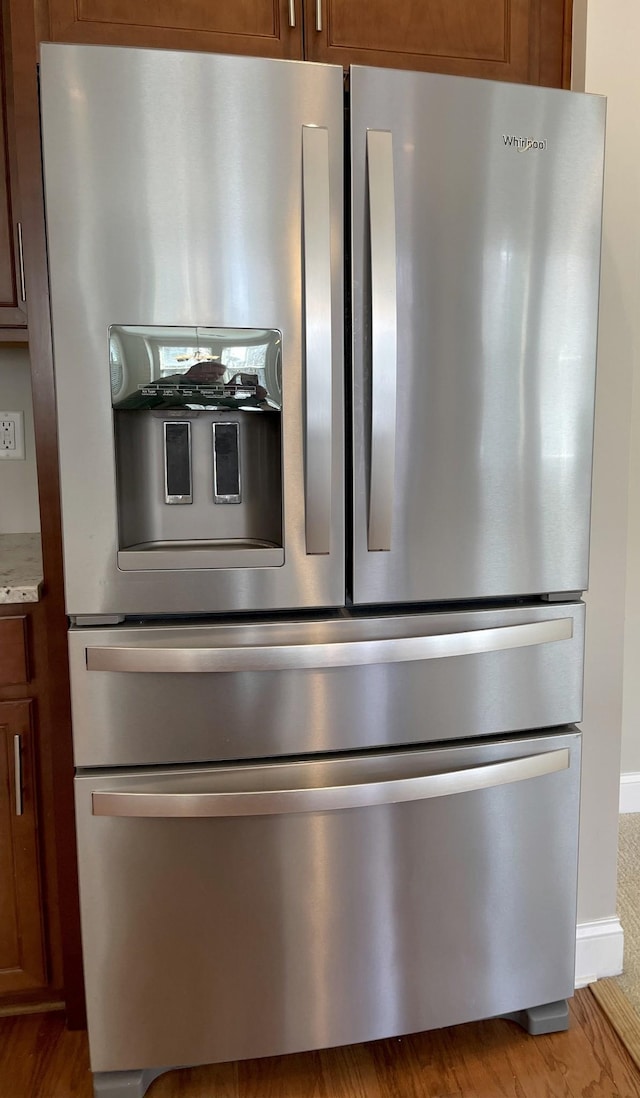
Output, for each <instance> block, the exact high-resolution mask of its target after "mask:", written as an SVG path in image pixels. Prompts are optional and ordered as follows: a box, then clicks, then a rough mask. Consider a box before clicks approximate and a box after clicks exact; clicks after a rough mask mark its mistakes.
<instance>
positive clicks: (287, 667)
mask: <svg viewBox="0 0 640 1098" xmlns="http://www.w3.org/2000/svg"><path fill="white" fill-rule="evenodd" d="M583 633H584V606H583V605H582V604H581V603H571V604H564V605H560V606H540V605H538V606H535V607H518V608H510V609H506V610H505V609H502V610H483V611H477V612H466V611H465V612H458V613H453V614H452V613H449V614H436V613H432V614H408V615H404V616H402V617H398V616H395V617H394V616H389V617H375V618H374V617H363V616H357V617H356V616H353V617H348V616H346V615H345V614H343V615H342V616H337V617H336V618H333V619H329V618H324V619H322V620H309V621H302V622H293V623H292V622H289V623H261V624H234V625H225V626H221V625H206V624H203V625H191V626H189V627H187V628H185V627H182V626H170V627H167V626H146V627H140V626H129V625H123V626H118V627H114V628H109V629H86V628H84V629H73V630H71V633H70V655H71V675H72V698H73V713H74V743H75V760H76V765H77V766H104V765H106V766H120V765H144V764H146V763H149V764H152V763H172V762H204V761H207V760H215V759H220V760H223V759H240V758H259V757H274V756H278V755H297V754H303V753H306V752H318V751H335V750H345V749H361V748H368V747H381V746H385V745H391V744H398V745H399V744H409V743H424V742H429V741H435V740H447V739H462V738H468V737H472V736H474V737H475V736H486V735H490V734H494V733H501V732H508V731H517V730H525V729H528V728H544V727H551V726H554V725H562V724H569V723H571V722H575V721H579V720H580V718H581V715H582V655H583V642H584V637H583Z"/></svg>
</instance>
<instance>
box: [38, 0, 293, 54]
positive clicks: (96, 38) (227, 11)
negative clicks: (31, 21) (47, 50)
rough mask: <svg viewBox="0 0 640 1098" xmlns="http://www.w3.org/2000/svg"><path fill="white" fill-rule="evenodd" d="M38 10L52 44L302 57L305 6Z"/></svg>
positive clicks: (86, 3) (120, 3)
mask: <svg viewBox="0 0 640 1098" xmlns="http://www.w3.org/2000/svg"><path fill="white" fill-rule="evenodd" d="M40 7H41V18H40V27H41V34H42V36H43V37H48V38H49V39H50V40H51V41H54V42H92V43H100V44H102V45H111V46H164V47H165V48H168V49H177V50H211V51H212V52H216V53H245V54H256V55H258V56H260V57H286V58H301V57H302V10H301V0H152V2H150V0H48V5H47V4H46V0H40ZM47 16H48V34H47Z"/></svg>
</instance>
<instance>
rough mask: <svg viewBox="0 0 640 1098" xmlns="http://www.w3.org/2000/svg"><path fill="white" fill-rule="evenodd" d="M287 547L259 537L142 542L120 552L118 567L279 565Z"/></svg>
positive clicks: (129, 569)
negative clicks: (284, 547)
mask: <svg viewBox="0 0 640 1098" xmlns="http://www.w3.org/2000/svg"><path fill="white" fill-rule="evenodd" d="M283 564H284V549H283V548H282V546H280V545H276V544H275V542H272V541H264V540H262V539H260V538H229V539H220V540H215V541H203V540H200V539H198V540H195V539H194V540H190V541H142V542H138V543H137V544H136V545H130V546H128V547H127V548H126V549H120V550H119V552H118V568H121V569H122V570H123V571H125V572H128V571H148V570H154V571H155V570H162V569H170V568H180V569H183V568H184V569H187V568H279V567H280V566H281V565H283Z"/></svg>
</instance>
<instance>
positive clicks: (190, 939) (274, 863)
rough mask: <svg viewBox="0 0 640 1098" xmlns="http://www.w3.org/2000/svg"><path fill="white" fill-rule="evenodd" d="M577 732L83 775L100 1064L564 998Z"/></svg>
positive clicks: (424, 1024)
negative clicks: (307, 758)
mask: <svg viewBox="0 0 640 1098" xmlns="http://www.w3.org/2000/svg"><path fill="white" fill-rule="evenodd" d="M579 767H580V736H579V734H578V733H576V732H575V730H569V731H567V732H566V733H564V734H562V735H553V736H546V735H540V736H535V737H512V738H509V739H503V740H499V741H493V742H488V743H484V744H482V745H477V744H474V745H469V744H466V745H463V746H456V747H451V748H436V749H431V750H423V749H416V750H410V751H403V752H396V753H393V754H383V753H370V754H366V755H352V756H343V757H338V758H335V757H334V758H332V759H322V760H314V761H306V762H304V761H303V762H300V761H295V762H287V763H285V764H279V763H275V764H274V763H266V764H264V765H260V766H256V765H245V764H242V765H238V766H234V767H217V768H216V767H210V768H206V769H204V768H193V767H191V768H184V769H174V770H166V769H165V770H162V769H157V770H152V769H148V770H142V771H137V772H128V773H127V772H112V773H106V774H105V773H101V774H100V775H96V774H90V773H84V774H81V775H80V776H79V777H78V778H77V779H76V791H77V817H78V842H79V857H80V888H81V903H82V928H83V929H82V933H83V949H84V964H85V975H86V988H87V1007H88V1019H89V1039H90V1047H91V1064H92V1068H93V1070H94V1071H113V1070H125V1069H130V1068H138V1067H146V1066H156V1067H160V1066H163V1065H177V1064H192V1063H193V1064H195V1063H201V1062H213V1061H221V1060H230V1059H236V1058H243V1057H253V1056H266V1055H273V1054H280V1053H288V1052H293V1051H296V1050H302V1049H309V1048H315V1047H324V1046H330V1045H337V1044H342V1043H349V1042H356V1041H365V1040H370V1039H373V1038H378V1037H384V1036H386V1035H393V1034H401V1033H408V1032H412V1031H417V1030H423V1029H428V1028H433V1027H438V1026H446V1025H451V1024H454V1023H458V1022H464V1021H467V1020H470V1019H473V1018H482V1017H486V1016H490V1015H494V1014H499V1013H503V1012H507V1011H514V1010H518V1009H524V1008H527V1007H531V1006H534V1005H538V1004H541V1003H546V1002H549V1001H553V1000H557V999H561V998H564V997H566V996H569V995H571V994H572V991H573V975H574V945H575V897H576V860H577V827H578V802H579Z"/></svg>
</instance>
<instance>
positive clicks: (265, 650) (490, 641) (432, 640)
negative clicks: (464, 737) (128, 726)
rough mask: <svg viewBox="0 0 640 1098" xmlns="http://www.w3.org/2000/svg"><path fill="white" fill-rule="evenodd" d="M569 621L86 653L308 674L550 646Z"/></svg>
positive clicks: (176, 669)
mask: <svg viewBox="0 0 640 1098" xmlns="http://www.w3.org/2000/svg"><path fill="white" fill-rule="evenodd" d="M572 636H573V619H572V618H554V619H552V620H551V621H534V622H525V623H524V624H522V625H503V626H498V627H494V628H490V629H472V630H467V631H466V632H460V633H440V634H437V635H435V636H416V637H382V638H377V639H375V638H374V639H371V640H356V641H334V642H329V643H319V644H265V645H237V646H233V645H230V646H229V647H225V648H223V647H215V646H212V647H209V648H186V647H181V648H180V647H175V648H170V647H162V648H160V647H158V648H153V647H147V648H127V647H126V644H122V645H117V646H113V647H106V646H105V647H102V646H100V647H98V646H96V647H92V646H88V647H87V649H86V658H87V670H88V671H128V672H134V673H136V674H139V673H144V672H152V673H156V672H162V673H167V674H175V673H180V672H199V673H201V674H202V673H204V674H208V673H211V672H226V671H231V672H236V671H294V670H305V669H308V668H327V667H360V666H363V665H364V666H366V665H369V664H381V663H407V662H410V661H419V660H433V659H442V658H444V657H448V656H466V655H474V654H478V653H481V652H500V651H505V650H506V649H509V648H524V647H528V646H529V645H534V644H547V643H549V642H551V641H561V640H570V639H571V637H572Z"/></svg>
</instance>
